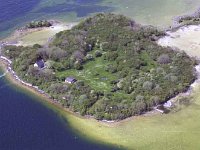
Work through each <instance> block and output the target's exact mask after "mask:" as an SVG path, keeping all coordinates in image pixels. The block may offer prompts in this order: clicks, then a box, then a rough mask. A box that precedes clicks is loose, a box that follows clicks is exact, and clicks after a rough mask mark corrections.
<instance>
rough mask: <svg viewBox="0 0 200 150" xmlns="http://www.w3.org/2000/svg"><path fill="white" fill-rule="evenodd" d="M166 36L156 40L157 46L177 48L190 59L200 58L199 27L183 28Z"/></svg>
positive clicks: (169, 32)
mask: <svg viewBox="0 0 200 150" xmlns="http://www.w3.org/2000/svg"><path fill="white" fill-rule="evenodd" d="M166 34H167V36H164V37H162V38H161V39H159V40H158V42H157V43H158V44H159V45H161V46H164V47H167V46H169V47H174V48H178V49H180V50H182V51H185V52H186V53H187V54H188V55H189V56H191V57H197V58H198V59H199V58H200V25H189V26H184V27H181V28H179V29H178V30H177V31H168V32H166Z"/></svg>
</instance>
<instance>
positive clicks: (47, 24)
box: [26, 20, 52, 28]
mask: <svg viewBox="0 0 200 150" xmlns="http://www.w3.org/2000/svg"><path fill="white" fill-rule="evenodd" d="M50 26H52V23H51V22H49V21H47V20H40V21H32V22H30V23H28V24H27V25H26V27H27V28H40V27H50Z"/></svg>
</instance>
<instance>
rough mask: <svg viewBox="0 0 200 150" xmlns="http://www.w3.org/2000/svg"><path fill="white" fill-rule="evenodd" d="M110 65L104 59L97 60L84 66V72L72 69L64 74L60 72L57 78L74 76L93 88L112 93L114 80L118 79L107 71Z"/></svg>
mask: <svg viewBox="0 0 200 150" xmlns="http://www.w3.org/2000/svg"><path fill="white" fill-rule="evenodd" d="M107 65H109V63H107V62H106V61H105V60H103V57H100V58H95V60H94V61H89V62H87V63H86V64H84V65H83V67H84V69H83V70H75V69H70V70H66V71H63V72H58V73H57V76H58V77H61V76H65V77H67V76H74V77H75V78H77V79H78V80H83V81H85V82H86V83H87V84H89V85H90V86H91V87H92V88H94V89H96V90H101V91H110V90H111V84H110V82H111V81H112V80H115V79H116V77H115V76H114V75H113V74H111V73H109V72H107V71H105V68H106V66H107Z"/></svg>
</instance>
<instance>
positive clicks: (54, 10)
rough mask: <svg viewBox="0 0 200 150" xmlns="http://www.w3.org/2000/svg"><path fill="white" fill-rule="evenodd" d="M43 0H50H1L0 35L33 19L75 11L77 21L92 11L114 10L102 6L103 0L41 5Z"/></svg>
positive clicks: (75, 0) (77, 0)
mask: <svg viewBox="0 0 200 150" xmlns="http://www.w3.org/2000/svg"><path fill="white" fill-rule="evenodd" d="M41 1H48V0H0V37H3V36H6V35H8V33H10V32H11V31H13V30H14V29H15V28H16V27H20V26H23V25H24V24H26V23H27V22H29V21H31V20H38V19H51V18H53V19H55V18H56V17H57V16H61V15H62V16H67V15H69V14H70V13H75V14H76V16H77V18H74V20H73V21H75V20H76V19H78V18H79V17H86V16H88V15H90V14H91V13H97V12H110V11H112V10H113V8H111V7H107V6H101V4H100V3H101V2H102V0H65V1H62V3H61V4H56V0H51V1H53V2H54V3H53V4H52V5H48V6H40V4H41ZM9 31H10V32H9Z"/></svg>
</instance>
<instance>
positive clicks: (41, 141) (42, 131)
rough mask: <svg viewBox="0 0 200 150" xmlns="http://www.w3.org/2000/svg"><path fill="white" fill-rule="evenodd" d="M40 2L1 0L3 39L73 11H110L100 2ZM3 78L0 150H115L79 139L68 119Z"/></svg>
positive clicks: (0, 80) (84, 13)
mask: <svg viewBox="0 0 200 150" xmlns="http://www.w3.org/2000/svg"><path fill="white" fill-rule="evenodd" d="M43 1H45V0H43ZM40 2H41V0H0V37H1V36H2V35H3V36H4V35H7V34H8V33H9V31H12V30H14V29H15V28H16V27H19V26H22V25H24V24H25V23H26V22H27V21H28V22H29V21H31V20H34V19H36V20H37V19H40V18H43V19H46V18H47V17H49V16H50V18H51V16H57V15H59V14H66V15H67V14H68V13H71V12H75V13H76V14H77V17H85V16H87V15H89V14H90V13H95V12H101V11H109V10H110V9H111V8H109V7H102V6H100V4H99V3H100V2H101V0H92V1H90V0H73V2H72V0H66V2H64V3H63V4H62V5H61V4H56V3H55V5H50V6H48V7H44V6H42V7H40ZM0 74H1V72H0ZM3 79H4V78H0V150H107V149H108V150H110V149H113V148H111V147H107V146H103V145H99V144H94V143H92V142H89V141H86V140H85V139H82V138H80V137H79V136H78V135H76V134H75V133H74V132H73V131H72V129H71V128H70V127H69V126H67V122H66V120H63V119H62V118H60V117H58V115H57V114H56V113H55V112H53V111H52V110H50V109H48V108H47V107H45V106H44V105H43V104H41V103H40V102H38V101H37V100H35V98H33V97H31V96H28V95H27V94H24V93H23V92H20V91H19V90H16V87H13V85H11V84H9V83H8V82H7V81H5V80H3ZM94 132H95V131H94Z"/></svg>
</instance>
